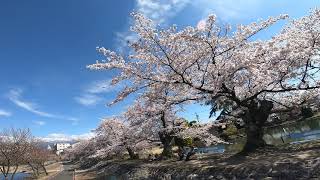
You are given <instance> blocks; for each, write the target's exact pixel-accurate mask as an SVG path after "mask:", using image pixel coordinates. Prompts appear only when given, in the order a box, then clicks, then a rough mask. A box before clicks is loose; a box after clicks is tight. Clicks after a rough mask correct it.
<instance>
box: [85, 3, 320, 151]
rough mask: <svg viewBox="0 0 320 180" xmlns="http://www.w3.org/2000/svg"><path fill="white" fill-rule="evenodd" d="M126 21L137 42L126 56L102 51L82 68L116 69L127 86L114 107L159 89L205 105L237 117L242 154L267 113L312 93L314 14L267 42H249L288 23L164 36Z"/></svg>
mask: <svg viewBox="0 0 320 180" xmlns="http://www.w3.org/2000/svg"><path fill="white" fill-rule="evenodd" d="M132 16H133V19H134V24H133V26H132V27H131V29H132V31H133V32H135V33H136V35H137V40H136V41H133V42H129V47H130V48H131V49H130V51H129V55H128V56H122V55H120V54H117V53H116V52H113V51H110V50H108V49H105V48H103V47H101V48H98V51H99V52H100V53H101V54H102V55H104V56H105V57H106V60H103V61H97V62H96V63H95V64H93V65H89V66H88V68H90V69H95V70H113V69H116V70H117V72H119V74H118V75H117V76H115V77H114V78H113V80H112V84H113V85H115V84H117V83H119V82H122V81H126V82H130V83H127V86H126V87H125V88H124V89H123V90H122V91H121V92H119V95H118V97H117V98H116V100H115V101H114V102H113V103H116V102H118V101H121V100H123V99H124V98H125V97H126V96H128V95H129V94H131V93H134V92H147V91H149V90H150V89H154V87H155V86H159V87H163V86H165V87H166V88H167V89H169V92H170V94H174V95H175V96H171V97H178V98H181V99H182V97H184V99H185V100H187V99H189V98H190V100H197V101H199V102H210V104H211V105H212V109H213V111H216V110H223V109H225V108H228V109H229V110H230V112H233V111H240V112H241V113H240V114H239V116H240V117H241V119H242V120H243V122H244V123H245V125H244V126H245V132H246V135H247V142H246V145H245V147H244V151H246V152H247V151H253V150H255V149H256V148H259V147H263V146H264V145H265V141H264V140H263V138H262V137H263V126H264V125H265V123H266V121H267V119H268V117H269V115H270V114H271V113H272V111H274V110H276V109H281V108H283V107H285V106H288V104H290V103H292V102H293V103H296V102H299V103H302V101H303V100H302V99H301V96H304V97H313V96H315V95H316V94H317V93H318V88H319V87H320V85H319V77H320V76H319V70H320V65H319V48H320V10H317V9H316V10H314V11H312V12H311V14H310V15H308V16H305V17H302V18H301V19H297V20H292V21H291V22H290V23H289V24H288V25H287V26H285V27H284V28H283V29H282V31H280V32H279V33H278V34H277V35H274V36H273V37H272V38H270V39H268V40H258V39H257V38H255V36H256V35H257V34H258V33H263V31H264V30H266V29H268V28H269V27H270V26H272V25H273V24H275V23H276V22H278V21H280V20H283V19H287V18H288V16H287V15H280V16H278V17H275V18H274V17H270V18H269V19H267V20H264V21H259V22H254V23H251V24H249V25H239V26H237V28H236V29H233V28H231V26H229V25H227V26H221V25H220V24H221V23H219V22H217V18H216V16H215V15H209V16H208V18H207V19H206V21H205V23H204V21H203V22H202V23H201V25H199V26H198V27H186V28H184V29H178V28H177V27H176V26H172V27H169V28H167V29H162V28H160V27H159V26H158V25H156V24H154V23H153V22H152V20H150V19H148V18H146V17H144V16H143V15H142V14H140V13H133V14H132ZM163 117H164V116H163Z"/></svg>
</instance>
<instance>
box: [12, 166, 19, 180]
mask: <svg viewBox="0 0 320 180" xmlns="http://www.w3.org/2000/svg"><path fill="white" fill-rule="evenodd" d="M18 167H19V165H16V167H15V169H14V171H13V173H12V174H11V180H13V179H14V175H15V174H16V172H17V170H18Z"/></svg>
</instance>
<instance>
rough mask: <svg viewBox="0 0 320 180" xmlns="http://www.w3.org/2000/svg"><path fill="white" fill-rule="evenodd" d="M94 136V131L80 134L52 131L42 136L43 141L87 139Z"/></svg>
mask: <svg viewBox="0 0 320 180" xmlns="http://www.w3.org/2000/svg"><path fill="white" fill-rule="evenodd" d="M92 137H94V133H92V132H89V133H84V134H79V135H68V134H63V133H52V134H48V135H47V136H46V137H40V139H41V140H42V141H45V142H52V141H73V140H85V139H90V138H92Z"/></svg>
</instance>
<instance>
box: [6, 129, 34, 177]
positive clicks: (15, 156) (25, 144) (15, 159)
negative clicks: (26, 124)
mask: <svg viewBox="0 0 320 180" xmlns="http://www.w3.org/2000/svg"><path fill="white" fill-rule="evenodd" d="M32 139H33V138H32V135H31V132H30V130H29V129H14V128H12V129H9V130H3V131H2V132H0V171H1V173H2V174H3V176H4V178H5V179H8V176H9V174H11V179H14V175H15V173H16V172H17V170H18V167H19V165H21V164H24V163H25V162H26V160H27V154H28V153H27V152H28V151H29V149H30V142H31V141H32Z"/></svg>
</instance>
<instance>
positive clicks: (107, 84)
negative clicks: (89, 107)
mask: <svg viewBox="0 0 320 180" xmlns="http://www.w3.org/2000/svg"><path fill="white" fill-rule="evenodd" d="M116 88H117V86H111V80H110V79H108V80H102V81H95V82H93V83H91V84H90V85H89V86H88V87H87V89H86V90H85V91H86V92H87V93H90V94H99V93H106V92H111V91H114V90H116Z"/></svg>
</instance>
